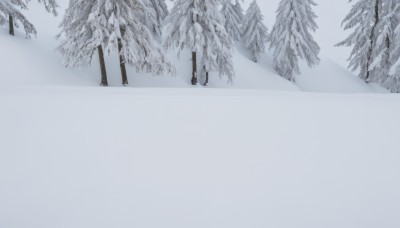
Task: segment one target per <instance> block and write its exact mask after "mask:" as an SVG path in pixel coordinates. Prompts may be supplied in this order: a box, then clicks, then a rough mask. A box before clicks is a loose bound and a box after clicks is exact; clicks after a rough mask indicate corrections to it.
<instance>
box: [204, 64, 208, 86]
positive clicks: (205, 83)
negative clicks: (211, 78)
mask: <svg viewBox="0 0 400 228" xmlns="http://www.w3.org/2000/svg"><path fill="white" fill-rule="evenodd" d="M204 71H205V72H206V81H205V82H204V86H207V85H208V71H206V66H204Z"/></svg>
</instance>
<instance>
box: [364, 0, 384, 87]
mask: <svg viewBox="0 0 400 228" xmlns="http://www.w3.org/2000/svg"><path fill="white" fill-rule="evenodd" d="M379 3H380V0H376V2H375V23H374V25H373V26H372V30H371V35H370V40H371V46H370V48H369V49H368V56H367V69H366V70H367V73H366V76H365V81H366V82H367V83H369V82H370V80H371V78H370V77H371V75H370V72H369V66H370V65H371V60H372V51H373V45H374V36H375V28H376V26H377V24H378V23H379Z"/></svg>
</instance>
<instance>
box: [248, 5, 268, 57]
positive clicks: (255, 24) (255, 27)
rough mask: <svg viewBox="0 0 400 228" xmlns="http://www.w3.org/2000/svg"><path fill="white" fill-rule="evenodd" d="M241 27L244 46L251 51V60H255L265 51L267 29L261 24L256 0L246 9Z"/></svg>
mask: <svg viewBox="0 0 400 228" xmlns="http://www.w3.org/2000/svg"><path fill="white" fill-rule="evenodd" d="M243 28H244V32H243V41H244V43H245V46H246V48H248V49H249V50H250V51H251V54H252V59H253V61H254V62H257V58H258V56H259V55H260V54H261V53H264V51H265V43H266V42H267V38H268V29H267V27H266V26H265V25H264V24H263V16H262V14H261V10H260V7H259V6H258V4H257V1H256V0H254V1H253V2H252V3H251V5H250V7H249V8H248V9H247V11H246V15H245V17H244V20H243Z"/></svg>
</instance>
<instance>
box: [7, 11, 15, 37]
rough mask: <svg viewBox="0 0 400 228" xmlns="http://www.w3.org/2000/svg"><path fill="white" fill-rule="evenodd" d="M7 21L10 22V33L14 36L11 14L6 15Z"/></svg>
mask: <svg viewBox="0 0 400 228" xmlns="http://www.w3.org/2000/svg"><path fill="white" fill-rule="evenodd" d="M8 22H9V24H10V35H11V36H14V18H13V16H11V15H9V16H8Z"/></svg>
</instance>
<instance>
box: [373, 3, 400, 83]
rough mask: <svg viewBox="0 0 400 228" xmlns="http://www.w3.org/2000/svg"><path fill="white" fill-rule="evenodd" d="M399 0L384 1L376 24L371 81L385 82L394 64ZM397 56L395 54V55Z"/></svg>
mask: <svg viewBox="0 0 400 228" xmlns="http://www.w3.org/2000/svg"><path fill="white" fill-rule="evenodd" d="M396 4H397V5H399V1H398V0H386V1H383V2H382V8H381V12H380V13H379V14H380V15H381V18H380V20H379V23H378V24H377V25H376V26H377V28H376V30H377V38H376V41H375V43H374V52H373V59H372V63H371V65H370V66H369V72H370V81H373V82H376V83H379V84H381V85H382V84H383V83H384V82H385V81H386V79H387V77H388V76H389V72H390V68H391V67H392V65H393V60H394V59H393V58H392V57H391V56H392V52H393V51H394V48H395V45H396V39H395V38H396V37H395V34H394V31H395V29H396V27H397V26H398V25H399V20H398V18H396V16H397V14H398V12H396V11H398V10H396ZM394 56H395V55H394Z"/></svg>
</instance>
